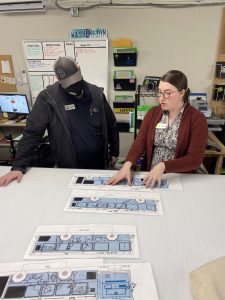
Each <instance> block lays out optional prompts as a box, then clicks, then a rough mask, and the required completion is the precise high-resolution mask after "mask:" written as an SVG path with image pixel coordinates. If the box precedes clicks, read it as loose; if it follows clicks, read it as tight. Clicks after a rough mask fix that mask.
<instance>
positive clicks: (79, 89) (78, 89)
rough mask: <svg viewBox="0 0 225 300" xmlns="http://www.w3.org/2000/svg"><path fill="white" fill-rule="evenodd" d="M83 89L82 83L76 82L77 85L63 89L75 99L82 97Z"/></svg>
mask: <svg viewBox="0 0 225 300" xmlns="http://www.w3.org/2000/svg"><path fill="white" fill-rule="evenodd" d="M83 89H84V81H83V80H81V81H78V82H77V83H75V84H73V85H70V86H69V87H68V88H66V89H65V91H66V92H67V93H68V94H70V95H73V96H75V97H80V96H82V95H83Z"/></svg>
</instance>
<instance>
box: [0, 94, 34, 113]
mask: <svg viewBox="0 0 225 300" xmlns="http://www.w3.org/2000/svg"><path fill="white" fill-rule="evenodd" d="M0 108H1V111H2V112H3V113H8V114H10V115H11V114H13V115H18V116H19V115H28V114H29V112H30V109H29V105H28V102H27V96H26V95H25V94H5V93H4V94H3V93H0Z"/></svg>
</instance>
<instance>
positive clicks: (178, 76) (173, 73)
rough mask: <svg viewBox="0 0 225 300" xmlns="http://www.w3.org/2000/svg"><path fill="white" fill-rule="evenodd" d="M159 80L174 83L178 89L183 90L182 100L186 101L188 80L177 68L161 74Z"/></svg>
mask: <svg viewBox="0 0 225 300" xmlns="http://www.w3.org/2000/svg"><path fill="white" fill-rule="evenodd" d="M161 81H165V82H168V83H170V84H172V85H174V86H175V87H176V88H177V89H178V91H182V90H185V94H184V97H183V100H184V102H188V100H189V95H190V92H191V91H190V89H189V88H188V80H187V77H186V75H185V74H184V73H182V72H181V71H178V70H170V71H168V72H167V73H166V74H164V75H163V76H162V78H161Z"/></svg>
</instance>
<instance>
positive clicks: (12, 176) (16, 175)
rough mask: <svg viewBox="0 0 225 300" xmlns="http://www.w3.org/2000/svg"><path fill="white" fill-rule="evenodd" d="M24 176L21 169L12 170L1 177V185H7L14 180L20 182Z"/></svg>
mask: <svg viewBox="0 0 225 300" xmlns="http://www.w3.org/2000/svg"><path fill="white" fill-rule="evenodd" d="M22 177H23V173H22V172H21V171H10V172H9V173H6V174H5V175H3V176H1V177H0V186H7V185H8V184H9V183H10V182H11V181H13V180H17V182H20V181H21V179H22Z"/></svg>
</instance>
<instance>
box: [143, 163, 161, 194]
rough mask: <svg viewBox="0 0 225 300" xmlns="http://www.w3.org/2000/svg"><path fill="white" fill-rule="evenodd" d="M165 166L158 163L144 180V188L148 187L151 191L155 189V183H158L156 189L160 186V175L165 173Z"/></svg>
mask: <svg viewBox="0 0 225 300" xmlns="http://www.w3.org/2000/svg"><path fill="white" fill-rule="evenodd" d="M165 169H166V167H165V164H164V162H160V163H158V164H157V165H156V166H155V167H154V168H153V169H152V170H151V171H150V172H149V173H148V174H147V175H146V176H145V178H144V180H143V184H145V187H146V188H148V187H150V188H151V189H153V188H154V187H155V184H156V182H158V188H160V186H161V180H162V175H163V173H164V172H165Z"/></svg>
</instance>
